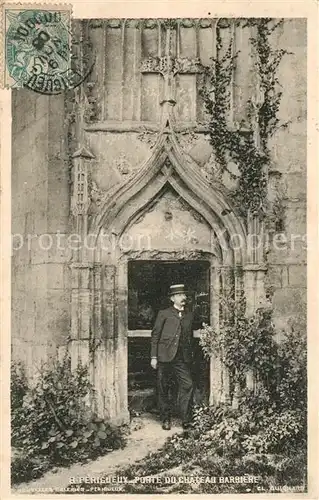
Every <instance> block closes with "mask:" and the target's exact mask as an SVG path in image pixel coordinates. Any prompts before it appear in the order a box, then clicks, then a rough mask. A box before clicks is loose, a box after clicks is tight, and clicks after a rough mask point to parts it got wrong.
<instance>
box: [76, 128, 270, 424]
mask: <svg viewBox="0 0 319 500" xmlns="http://www.w3.org/2000/svg"><path fill="white" fill-rule="evenodd" d="M172 201H175V202H176V204H175V207H174V208H173V209H170V208H167V207H169V204H170V203H171V202H172ZM156 212H158V213H157V215H158V216H159V219H156V217H155V219H154V214H155V215H156ZM174 218H176V219H179V227H190V228H192V229H194V228H195V227H198V228H199V229H198V232H197V233H196V235H195V238H194V241H193V242H192V241H189V242H188V244H181V243H180V242H179V243H176V242H175V243H170V242H168V241H167V240H166V241H164V240H163V239H161V237H160V234H161V228H164V227H165V224H168V223H170V224H171V223H172V221H173V220H174ZM158 221H160V223H161V224H162V226H161V224H159V222H158ZM80 222H81V223H79V228H80V229H82V230H84V231H87V219H85V218H83V220H82V221H80ZM183 225H184V226H183ZM83 228H84V229H83ZM138 230H139V231H140V234H141V235H142V236H143V235H144V236H145V235H146V236H147V234H148V233H149V234H151V235H152V242H151V244H150V247H149V248H147V247H146V248H145V242H144V247H143V248H142V249H141V248H139V247H138V240H137V239H136V234H138ZM90 235H91V236H92V238H91V239H92V240H93V244H92V246H91V249H89V250H88V251H86V252H85V254H82V256H80V258H79V256H77V257H78V260H77V262H74V263H73V264H72V272H73V281H74V283H75V285H74V289H73V290H72V311H73V312H72V327H71V331H72V341H71V352H72V353H73V354H72V357H73V359H74V364H76V363H77V360H78V359H79V358H80V359H82V360H84V361H85V362H87V363H89V365H90V370H91V379H92V382H93V385H94V398H93V402H94V406H95V409H96V412H97V413H98V414H100V415H103V416H104V417H108V418H109V419H110V420H112V421H113V422H123V421H127V419H128V418H129V414H128V407H127V335H128V325H127V261H128V259H130V258H135V259H138V258H143V256H144V257H145V256H146V255H148V258H150V259H154V258H165V257H164V255H168V256H169V258H173V259H174V255H175V257H176V255H178V258H179V259H183V258H185V259H192V258H193V259H194V258H195V259H196V258H198V256H199V255H203V254H206V255H208V256H209V259H210V261H211V262H212V263H213V264H211V273H212V276H211V282H212V284H213V286H214V287H215V289H216V290H220V289H223V288H225V287H227V286H228V282H229V280H230V279H234V281H235V287H236V288H237V289H238V288H241V287H245V288H246V289H247V290H248V291H249V297H252V301H251V302H252V305H253V304H254V303H255V302H256V296H258V294H261V293H262V288H263V276H264V268H263V267H262V266H261V265H260V263H259V262H258V260H257V261H256V259H255V260H252V259H251V258H250V253H249V252H248V251H247V250H248V249H247V231H246V228H245V226H244V224H243V222H242V221H241V219H240V218H239V217H238V216H237V215H236V213H235V210H234V208H233V207H232V206H231V204H230V203H229V200H228V199H227V194H226V193H225V192H222V191H221V190H220V189H217V187H216V188H215V187H214V188H213V187H212V186H210V185H209V184H208V182H207V180H206V179H205V178H204V177H203V176H202V174H201V173H200V172H199V169H198V166H197V165H196V164H195V162H194V161H193V160H191V159H190V158H189V157H187V156H185V155H184V154H183V152H182V151H181V149H180V148H179V145H178V143H177V141H176V138H175V135H174V132H173V130H172V128H171V126H170V122H169V120H168V121H167V125H166V126H165V127H164V128H163V130H162V133H161V134H160V135H159V137H158V141H157V144H156V146H155V148H154V150H153V153H152V155H151V157H150V158H149V159H148V160H147V161H146V163H145V164H144V165H143V166H142V168H141V170H140V171H139V172H138V173H137V174H136V175H135V176H134V177H132V178H131V179H130V180H128V181H127V182H126V183H125V184H123V185H120V186H119V187H115V188H114V189H113V191H111V192H109V193H107V196H106V197H105V200H104V203H103V204H102V206H101V209H100V212H99V213H98V215H96V216H95V217H94V219H93V220H92V221H91V226H90ZM234 235H236V237H238V238H239V239H240V241H241V244H240V245H239V246H234V247H232V245H231V244H230V242H231V239H232V237H233V236H234ZM105 236H106V239H107V245H106V248H105V245H103V238H104V239H105ZM128 236H129V237H130V238H131V239H130V244H129V245H128V248H127V245H126V247H125V243H124V244H123V241H124V240H125V238H127V237H128ZM238 267H240V268H241V269H242V270H243V271H244V273H245V277H244V279H240V278H238V277H236V276H234V272H233V271H234V269H235V268H238ZM212 311H213V314H212V317H211V321H212V322H214V323H215V325H216V326H217V327H218V314H219V307H218V305H216V304H215V306H214V307H213V308H212ZM210 390H211V394H210V401H211V402H218V401H221V400H223V399H227V393H228V378H227V373H226V371H225V369H224V367H223V366H222V365H221V361H220V360H219V359H213V360H212V363H211V384H210Z"/></svg>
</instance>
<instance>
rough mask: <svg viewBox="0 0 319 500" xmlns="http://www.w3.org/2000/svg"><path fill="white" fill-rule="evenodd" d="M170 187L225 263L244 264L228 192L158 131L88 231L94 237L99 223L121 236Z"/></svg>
mask: <svg viewBox="0 0 319 500" xmlns="http://www.w3.org/2000/svg"><path fill="white" fill-rule="evenodd" d="M165 187H170V188H171V189H173V190H174V191H175V192H176V193H177V195H178V196H179V197H180V198H181V199H183V200H184V201H185V202H186V203H187V204H188V205H189V206H190V207H191V208H192V209H193V210H195V211H196V212H197V213H198V214H200V215H201V216H202V217H203V218H204V219H205V221H206V222H207V224H208V225H209V226H210V227H211V228H212V230H213V231H214V234H215V236H216V237H217V240H218V242H219V244H220V247H221V249H222V253H223V258H222V260H223V263H224V264H225V265H236V266H243V265H245V263H246V229H245V227H244V224H243V223H242V221H241V220H240V218H239V217H238V216H237V214H236V212H235V209H234V207H233V206H232V205H231V203H230V201H229V199H228V198H227V193H226V192H225V191H224V192H223V191H222V190H221V188H220V187H218V188H217V186H216V187H214V188H213V187H211V186H209V184H208V182H207V180H206V179H205V177H204V176H203V175H202V174H201V172H200V169H199V167H198V165H197V164H196V163H195V162H194V161H193V160H192V159H191V158H190V157H189V156H186V155H185V154H184V153H183V152H182V151H181V149H180V147H179V145H178V142H177V140H176V138H175V136H174V134H173V133H172V131H168V132H166V133H162V134H161V135H160V136H159V139H158V141H157V144H156V146H155V148H154V151H153V153H152V155H151V156H150V158H149V159H148V160H147V161H146V162H145V163H144V165H142V167H141V169H140V171H139V172H138V173H137V174H136V175H134V176H133V177H132V178H131V179H130V180H129V181H128V182H127V183H126V184H124V185H122V186H120V187H115V188H114V189H113V190H112V191H111V192H110V194H109V196H108V198H107V200H106V201H105V203H104V205H103V206H102V207H101V210H100V213H99V214H98V215H97V216H96V217H95V218H94V220H93V221H92V226H91V232H92V233H93V234H95V235H96V238H97V239H98V236H99V233H100V231H101V229H102V228H104V229H106V230H111V231H112V234H114V235H115V236H116V237H120V236H121V235H122V234H123V233H124V231H125V230H126V229H127V228H128V227H129V226H131V224H132V223H134V220H136V219H137V218H139V217H140V215H141V213H143V212H145V211H146V210H147V208H148V206H149V205H150V204H152V203H153V202H154V200H155V199H156V198H157V197H158V196H159V195H160V193H161V192H163V191H164V190H165ZM234 235H236V237H237V238H238V239H239V241H240V245H235V246H234V248H233V249H231V248H230V247H229V245H228V242H229V240H230V239H231V238H232V237H233V236H234Z"/></svg>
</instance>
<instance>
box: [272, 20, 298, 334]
mask: <svg viewBox="0 0 319 500" xmlns="http://www.w3.org/2000/svg"><path fill="white" fill-rule="evenodd" d="M274 43H277V45H278V48H283V49H286V50H287V51H289V52H290V54H287V55H285V56H284V58H283V60H282V62H281V64H280V66H279V71H278V78H279V81H280V82H281V84H282V86H283V87H282V92H283V94H282V100H281V106H280V111H279V118H280V119H281V120H282V121H283V122H288V127H287V128H286V129H282V130H280V131H279V132H277V133H276V134H275V136H274V138H273V144H272V152H273V165H272V167H271V169H272V172H271V175H270V181H271V182H274V183H275V180H274V179H277V180H278V183H279V185H280V192H281V197H282V201H283V208H284V210H283V216H284V217H283V228H282V229H283V233H284V235H285V236H286V239H287V244H286V245H285V244H284V243H282V244H281V245H278V248H277V249H276V248H274V245H271V246H270V248H271V251H270V253H269V254H268V261H269V284H270V285H271V286H272V287H273V291H274V296H273V304H274V310H275V315H274V318H275V322H276V325H277V326H278V328H281V327H285V326H286V325H287V323H288V322H289V321H290V320H292V319H298V317H299V315H300V314H301V313H302V312H303V311H304V310H305V303H306V280H307V268H306V244H307V242H306V232H307V223H306V215H307V198H306V190H307V135H306V134H307V31H306V20H304V19H286V20H285V22H284V24H283V26H282V27H279V29H278V32H277V34H276V38H275V39H274ZM283 241H284V240H283ZM280 247H281V248H280Z"/></svg>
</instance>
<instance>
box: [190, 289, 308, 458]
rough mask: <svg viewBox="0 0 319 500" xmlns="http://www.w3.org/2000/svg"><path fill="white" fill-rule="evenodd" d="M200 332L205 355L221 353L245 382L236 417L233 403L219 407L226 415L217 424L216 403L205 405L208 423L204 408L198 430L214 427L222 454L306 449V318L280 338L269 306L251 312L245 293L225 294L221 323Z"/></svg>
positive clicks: (227, 363)
mask: <svg viewBox="0 0 319 500" xmlns="http://www.w3.org/2000/svg"><path fill="white" fill-rule="evenodd" d="M304 324H305V322H304ZM201 333H202V335H201V337H200V344H201V346H202V348H203V351H204V353H205V355H206V356H207V357H209V358H210V357H211V356H212V355H214V356H216V355H217V356H220V357H221V358H222V360H223V362H224V364H225V365H226V367H227V368H228V370H229V372H230V373H233V375H234V377H235V379H236V380H237V381H239V382H240V383H241V394H240V399H239V408H238V410H236V411H235V414H234V415H235V416H234V418H233V417H232V415H233V412H234V410H233V409H232V408H229V407H227V406H226V407H223V408H222V410H219V411H221V412H222V414H223V417H222V418H221V420H220V425H219V427H218V426H217V427H216V423H217V422H218V419H217V417H216V414H215V411H216V408H215V409H214V408H209V407H208V408H206V409H205V412H206V413H205V414H206V416H207V421H206V423H205V418H206V417H205V418H204V416H203V412H202V410H200V418H199V419H197V424H196V425H197V427H198V428H199V429H200V431H201V432H204V431H205V432H206V431H207V432H208V431H209V429H213V432H212V437H213V438H214V439H213V440H212V444H214V447H216V446H217V444H218V443H219V444H218V446H219V447H222V448H219V449H220V450H221V452H222V453H225V452H226V450H228V451H227V453H228V452H229V453H234V452H235V453H244V452H249V453H269V452H270V453H288V454H292V453H298V452H299V451H300V452H302V453H304V454H306V446H307V422H306V416H307V412H306V408H307V355H306V353H307V343H306V329H305V327H304V326H302V322H301V323H300V324H299V325H291V327H290V331H287V332H285V333H284V336H283V339H282V341H281V342H279V341H276V340H275V334H276V332H275V330H274V327H273V325H272V310H271V309H270V308H269V309H268V308H260V309H258V310H257V311H256V312H255V313H254V314H253V315H252V316H251V317H247V316H246V311H245V299H244V296H242V297H240V298H239V300H235V299H231V298H229V297H226V298H225V299H224V301H223V303H222V314H221V319H220V328H219V329H215V328H212V327H211V326H208V325H204V328H203V330H202V331H201ZM250 372H253V373H254V375H255V379H256V381H257V384H256V388H255V389H254V390H253V391H251V390H248V389H246V388H245V379H246V375H247V374H248V373H250ZM228 415H229V418H228ZM236 429H237V430H236ZM230 434H231V438H230Z"/></svg>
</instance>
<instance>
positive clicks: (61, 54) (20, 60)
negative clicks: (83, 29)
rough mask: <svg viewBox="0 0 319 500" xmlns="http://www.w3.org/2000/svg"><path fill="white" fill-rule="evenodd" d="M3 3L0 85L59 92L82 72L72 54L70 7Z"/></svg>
mask: <svg viewBox="0 0 319 500" xmlns="http://www.w3.org/2000/svg"><path fill="white" fill-rule="evenodd" d="M35 7H36V6H33V7H31V8H26V7H25V6H22V5H10V6H4V13H3V18H4V33H5V43H4V61H5V63H4V86H5V87H11V88H21V87H27V88H29V89H30V90H33V91H35V92H38V93H41V94H59V93H61V92H63V91H64V90H66V89H70V88H74V87H76V86H78V85H79V84H80V83H81V82H82V81H83V80H84V78H85V76H86V75H83V73H82V72H81V71H80V70H79V68H78V67H77V65H76V61H75V58H74V57H73V56H72V33H71V27H72V26H71V8H68V6H63V10H62V9H61V7H58V6H55V8H54V7H52V6H44V7H42V6H41V8H40V7H39V8H38V9H37V8H35Z"/></svg>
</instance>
